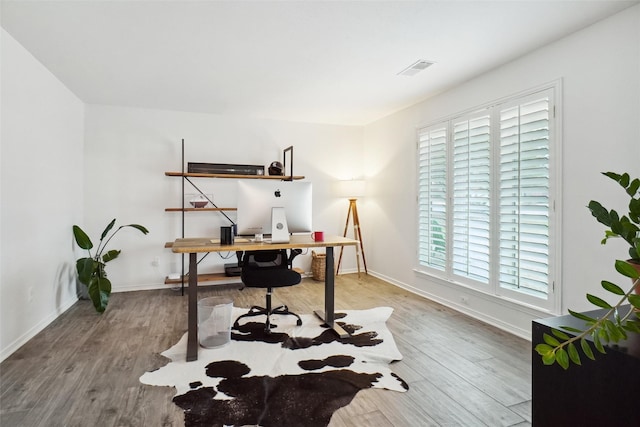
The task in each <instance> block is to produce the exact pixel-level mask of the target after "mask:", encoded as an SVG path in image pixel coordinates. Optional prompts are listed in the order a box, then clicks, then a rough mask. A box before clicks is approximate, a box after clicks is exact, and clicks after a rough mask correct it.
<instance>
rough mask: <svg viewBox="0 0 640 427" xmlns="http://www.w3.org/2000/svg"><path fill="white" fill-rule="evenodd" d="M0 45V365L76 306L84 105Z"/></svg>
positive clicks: (10, 43) (14, 46) (19, 52)
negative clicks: (74, 228)
mask: <svg viewBox="0 0 640 427" xmlns="http://www.w3.org/2000/svg"><path fill="white" fill-rule="evenodd" d="M0 37H1V42H0V43H1V49H0V51H1V57H2V80H1V82H2V95H1V97H2V113H1V114H2V116H1V117H2V120H1V121H2V132H1V136H2V143H1V153H2V154H1V155H0V159H1V167H0V173H1V176H2V184H1V190H0V200H1V215H0V219H1V227H0V253H1V255H2V256H1V258H0V259H1V263H0V360H2V359H4V358H6V357H7V356H8V355H9V354H11V353H12V352H13V351H15V350H16V349H17V348H18V347H20V346H21V345H22V344H24V343H25V342H26V341H27V340H28V339H30V338H31V337H33V336H34V335H35V334H36V333H37V332H39V331H40V330H42V329H43V328H44V327H45V326H46V325H47V324H49V323H50V322H51V321H52V320H54V319H55V318H56V317H57V316H58V315H59V314H60V313H62V312H63V311H64V310H66V309H67V308H68V307H69V306H71V304H73V303H74V302H75V301H76V300H77V298H76V285H75V279H74V277H75V276H74V268H75V265H74V259H75V257H74V254H73V246H72V243H73V237H72V234H71V226H72V224H73V223H74V222H76V221H77V222H80V221H81V220H82V209H83V196H82V175H83V170H84V168H83V159H82V146H83V121H84V105H83V103H82V102H80V100H78V98H77V97H76V96H74V95H73V94H72V93H71V92H70V91H69V90H68V89H67V88H66V87H65V86H64V85H62V83H60V82H59V81H58V80H57V79H56V78H55V77H54V76H53V75H52V74H51V73H50V72H49V71H48V70H47V69H45V68H44V67H43V66H42V64H40V63H39V62H38V61H37V60H36V59H34V58H33V57H32V56H31V54H29V53H28V52H27V51H26V50H25V49H24V48H23V47H22V46H21V45H19V44H18V43H17V42H16V41H15V40H14V39H13V38H12V37H11V36H10V35H9V34H8V33H6V32H5V31H4V30H2V34H1V36H0Z"/></svg>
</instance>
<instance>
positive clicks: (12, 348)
mask: <svg viewBox="0 0 640 427" xmlns="http://www.w3.org/2000/svg"><path fill="white" fill-rule="evenodd" d="M77 301H78V297H77V296H74V297H72V298H69V299H68V300H67V301H64V302H63V303H62V304H61V305H60V306H59V307H57V308H56V309H55V310H54V311H53V312H51V313H49V315H48V316H47V317H45V318H43V319H42V320H41V321H40V322H38V323H37V324H36V325H35V326H33V327H32V328H31V329H29V330H28V331H27V332H25V333H24V334H22V335H21V336H20V337H18V338H17V339H16V340H14V341H13V342H12V343H10V344H9V345H8V346H7V347H6V348H3V349H2V351H1V352H0V362H2V361H3V360H4V359H6V358H7V357H9V356H11V355H12V354H13V353H15V352H16V351H17V350H18V349H19V348H20V347H22V346H23V345H25V344H26V343H27V342H28V341H29V340H30V339H31V338H33V337H35V336H36V335H38V333H40V332H41V331H42V330H43V329H44V328H46V327H47V326H49V324H51V322H53V321H54V320H56V319H57V318H58V317H59V316H60V315H61V314H62V313H64V312H65V311H67V310H68V309H69V308H71V306H72V305H73V304H75V303H76V302H77Z"/></svg>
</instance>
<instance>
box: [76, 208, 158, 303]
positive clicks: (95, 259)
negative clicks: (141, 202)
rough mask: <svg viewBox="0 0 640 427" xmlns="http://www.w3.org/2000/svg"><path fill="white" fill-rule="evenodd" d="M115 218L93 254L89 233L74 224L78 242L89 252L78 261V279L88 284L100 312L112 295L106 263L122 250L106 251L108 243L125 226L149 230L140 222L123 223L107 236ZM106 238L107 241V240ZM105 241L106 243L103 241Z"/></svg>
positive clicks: (143, 230)
mask: <svg viewBox="0 0 640 427" xmlns="http://www.w3.org/2000/svg"><path fill="white" fill-rule="evenodd" d="M115 223H116V220H115V218H114V219H113V220H112V221H111V222H110V223H109V225H107V227H106V228H105V229H104V231H103V232H102V235H101V236H100V242H99V243H98V246H97V247H96V249H95V252H94V253H93V254H92V253H91V249H93V242H91V239H90V238H89V236H87V234H86V233H85V232H84V231H82V229H81V228H80V227H78V226H77V225H74V226H73V236H74V238H75V240H76V244H77V245H78V246H79V247H80V248H82V249H85V250H86V251H88V252H89V256H88V257H84V258H79V259H78V260H77V261H76V271H77V272H78V280H80V283H82V284H84V285H86V286H87V289H88V293H89V298H90V299H91V301H92V302H93V306H94V307H95V309H96V311H98V312H99V313H102V312H104V310H105V309H106V308H107V304H108V303H109V296H110V295H111V282H110V281H109V279H107V272H106V271H105V266H106V263H108V262H109V261H113V260H114V259H116V258H117V257H118V256H119V255H120V252H122V251H120V250H116V249H111V250H110V251H107V252H104V251H105V249H106V247H107V244H108V243H109V241H110V240H111V239H112V238H113V236H115V235H116V233H117V232H118V231H120V230H121V229H123V228H125V227H132V228H135V229H136V230H139V231H140V232H142V233H143V234H148V233H149V230H147V229H146V228H145V227H143V226H142V225H139V224H128V225H121V226H120V227H118V228H117V229H116V230H115V231H114V232H113V233H111V235H110V236H109V237H108V238H107V235H108V234H109V231H111V229H112V228H113V226H114V225H115ZM105 238H106V241H105ZM103 241H104V243H103Z"/></svg>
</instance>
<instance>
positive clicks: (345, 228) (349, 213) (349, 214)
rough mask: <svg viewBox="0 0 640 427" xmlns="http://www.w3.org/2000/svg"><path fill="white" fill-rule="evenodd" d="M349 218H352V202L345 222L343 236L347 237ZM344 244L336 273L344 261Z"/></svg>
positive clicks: (341, 247)
mask: <svg viewBox="0 0 640 427" xmlns="http://www.w3.org/2000/svg"><path fill="white" fill-rule="evenodd" d="M349 218H351V203H349V210H348V211H347V221H346V222H345V223H344V232H343V233H342V237H347V229H348V228H349ZM343 250H344V246H340V256H339V257H338V267H337V268H336V274H338V273H339V272H340V264H341V263H342V251H343Z"/></svg>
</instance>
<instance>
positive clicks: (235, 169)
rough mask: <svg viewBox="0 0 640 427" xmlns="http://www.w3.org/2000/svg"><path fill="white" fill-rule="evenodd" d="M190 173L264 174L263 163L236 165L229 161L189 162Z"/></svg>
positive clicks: (188, 170) (188, 169)
mask: <svg viewBox="0 0 640 427" xmlns="http://www.w3.org/2000/svg"><path fill="white" fill-rule="evenodd" d="M187 172H188V173H211V174H227V175H264V166H263V165H234V164H229V163H194V162H189V163H188V164H187Z"/></svg>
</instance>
